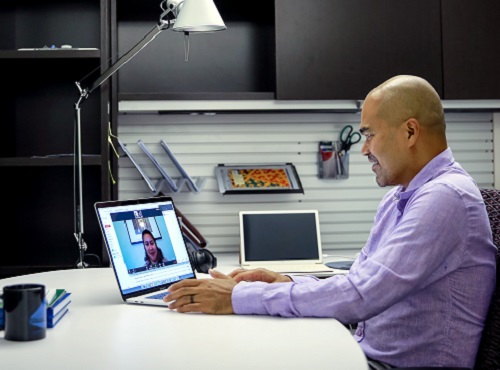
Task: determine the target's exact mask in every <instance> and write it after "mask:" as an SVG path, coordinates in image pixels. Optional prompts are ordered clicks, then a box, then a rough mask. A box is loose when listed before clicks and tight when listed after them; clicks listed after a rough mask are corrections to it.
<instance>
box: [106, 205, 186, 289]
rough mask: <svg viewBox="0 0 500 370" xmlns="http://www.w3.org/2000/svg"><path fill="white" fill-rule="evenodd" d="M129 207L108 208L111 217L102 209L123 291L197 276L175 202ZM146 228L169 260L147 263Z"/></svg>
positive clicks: (107, 236) (112, 256) (110, 248)
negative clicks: (144, 231) (151, 206)
mask: <svg viewBox="0 0 500 370" xmlns="http://www.w3.org/2000/svg"><path fill="white" fill-rule="evenodd" d="M127 207H128V209H126V208H125V206H122V207H118V208H117V209H115V210H108V212H109V213H108V216H106V215H104V214H103V212H106V211H105V210H103V209H101V210H100V213H101V218H102V220H103V225H104V228H105V230H106V232H105V234H106V239H107V242H108V246H109V250H110V255H111V258H112V260H113V264H114V266H115V268H116V274H117V277H118V280H119V283H120V287H121V289H122V292H124V293H125V294H126V293H132V292H134V291H137V290H139V289H140V288H141V289H144V288H153V287H155V286H161V285H164V284H168V283H172V282H175V281H179V280H182V279H184V278H188V277H192V276H194V273H193V270H192V267H191V263H190V261H189V256H188V254H187V251H186V247H185V243H184V239H183V236H182V232H181V230H180V227H179V224H178V220H177V216H176V214H175V211H174V208H173V205H172V204H170V203H168V202H167V203H165V204H161V205H158V206H157V207H155V208H148V209H144V208H142V209H133V208H139V207H141V205H131V206H127ZM142 207H144V205H142ZM130 208H132V209H130ZM106 219H107V220H108V221H109V223H108V222H106ZM144 229H147V230H149V231H150V232H151V233H152V234H153V237H154V239H155V242H156V245H157V247H158V248H160V249H161V251H162V253H163V256H164V257H165V259H166V260H167V261H164V262H158V263H155V264H152V265H148V264H147V263H146V259H145V256H146V252H145V247H144V243H143V241H142V232H143V230H144Z"/></svg>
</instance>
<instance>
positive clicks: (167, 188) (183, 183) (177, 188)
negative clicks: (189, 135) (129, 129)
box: [117, 138, 206, 196]
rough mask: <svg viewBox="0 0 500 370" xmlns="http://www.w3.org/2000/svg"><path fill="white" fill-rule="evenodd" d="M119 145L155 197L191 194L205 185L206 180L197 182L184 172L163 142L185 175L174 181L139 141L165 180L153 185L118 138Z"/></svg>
mask: <svg viewBox="0 0 500 370" xmlns="http://www.w3.org/2000/svg"><path fill="white" fill-rule="evenodd" d="M117 141H118V144H120V147H121V148H122V150H123V152H124V153H125V154H126V155H127V157H129V159H130V161H131V162H132V164H133V165H134V166H135V168H136V169H137V171H139V173H140V174H141V176H142V178H143V179H144V181H146V184H147V185H148V187H149V189H150V190H151V191H152V192H153V194H154V195H155V196H157V195H160V194H167V193H179V192H181V191H191V192H195V193H197V192H199V191H200V189H201V187H202V186H203V184H204V183H205V180H206V179H205V178H201V177H200V178H197V179H196V180H195V179H193V178H191V176H189V175H188V174H187V172H186V171H185V170H184V168H183V167H182V165H181V164H180V163H179V162H178V161H177V159H176V158H175V156H174V154H173V153H172V152H171V151H170V149H169V148H168V146H167V144H166V143H165V142H164V141H163V140H161V142H160V144H161V145H162V147H163V148H164V149H165V151H167V154H168V155H169V157H170V159H171V160H172V162H174V164H175V166H176V168H177V169H178V170H179V172H181V174H182V175H183V177H182V178H178V179H174V178H172V177H170V176H169V175H168V174H167V172H166V171H165V169H164V168H163V167H162V166H161V165H160V163H159V162H158V161H157V160H156V158H155V157H154V156H153V154H152V153H151V152H150V151H149V149H148V148H147V147H146V145H145V144H144V143H143V142H142V140H140V139H139V140H138V141H137V145H139V147H140V148H141V149H142V151H143V152H144V153H145V154H146V155H147V156H148V158H149V159H150V160H151V162H153V164H154V165H155V167H156V169H157V170H158V172H159V173H160V174H161V175H162V177H163V178H161V179H159V180H158V181H157V182H156V184H155V183H153V181H152V180H151V178H150V177H149V176H148V175H147V174H146V172H144V170H143V169H142V167H141V166H140V165H139V163H138V162H137V161H136V159H135V158H134V156H133V155H132V154H131V153H130V151H129V150H128V148H127V146H126V145H125V144H124V143H123V142H122V141H121V140H120V139H118V138H117Z"/></svg>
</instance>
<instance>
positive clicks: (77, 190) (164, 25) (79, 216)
mask: <svg viewBox="0 0 500 370" xmlns="http://www.w3.org/2000/svg"><path fill="white" fill-rule="evenodd" d="M171 11H172V10H171V9H164V12H163V13H162V15H161V17H160V22H159V23H158V24H157V25H156V26H155V27H153V28H152V29H151V31H149V32H148V33H147V34H146V35H145V36H144V37H143V39H142V40H141V41H139V42H138V43H137V44H136V45H134V46H133V47H132V48H131V49H130V50H129V51H128V52H126V53H125V54H124V55H123V56H121V57H120V58H119V59H118V60H117V61H116V63H114V64H113V65H112V66H111V67H109V68H108V69H107V70H106V71H104V72H103V73H102V74H101V75H100V76H99V77H98V78H97V79H96V80H95V81H94V82H93V83H92V84H91V85H90V87H87V88H82V86H81V83H80V81H77V82H75V84H76V86H77V87H78V90H79V91H80V96H79V98H78V100H77V101H76V103H75V117H74V123H75V137H74V149H75V153H74V179H73V180H74V213H75V214H74V223H75V225H74V227H75V233H74V236H75V239H76V241H77V243H78V247H79V250H80V257H79V261H78V262H77V267H78V268H84V267H85V266H86V263H85V262H84V260H83V259H84V255H85V251H86V249H87V244H86V243H85V241H84V240H83V233H84V230H83V184H82V170H83V168H82V144H81V137H82V134H81V114H80V113H81V104H83V102H84V101H85V100H87V98H88V97H89V95H90V93H92V92H93V91H94V90H95V89H97V88H98V87H99V86H101V85H102V84H103V83H104V82H105V81H106V80H107V79H108V78H110V77H111V76H112V75H113V74H115V73H116V72H117V71H118V70H119V69H120V68H121V67H122V66H123V65H124V64H125V63H127V62H128V61H130V60H131V59H132V58H133V57H134V56H136V55H137V54H138V53H139V52H140V51H141V50H142V49H143V48H144V47H146V46H147V45H148V44H149V43H150V42H151V41H153V40H154V38H155V37H156V36H157V35H158V34H159V33H160V32H161V31H163V30H166V29H168V28H169V27H170V22H171V20H169V19H167V20H166V21H164V20H163V17H165V16H166V15H167V14H169V13H170V12H171Z"/></svg>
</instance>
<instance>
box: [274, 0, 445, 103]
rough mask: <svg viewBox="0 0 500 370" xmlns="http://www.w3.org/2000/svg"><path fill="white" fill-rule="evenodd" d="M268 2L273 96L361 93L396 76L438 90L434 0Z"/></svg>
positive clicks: (436, 3) (333, 96)
mask: <svg viewBox="0 0 500 370" xmlns="http://www.w3.org/2000/svg"><path fill="white" fill-rule="evenodd" d="M275 3H276V71H277V74H276V98H277V99H282V100H287V99H292V100H323V99H364V98H365V96H366V94H367V93H368V92H369V91H370V90H371V89H372V88H373V87H375V86H377V85H378V84H380V83H381V82H383V81H384V80H386V79H387V78H390V77H392V76H394V75H397V74H414V75H419V76H422V77H424V78H426V79H427V80H428V81H429V82H430V83H432V84H433V85H434V86H435V87H436V89H437V90H438V92H442V72H441V39H440V34H441V29H440V27H441V24H440V3H439V1H435V0H407V1H398V0H384V1H373V0H351V1H343V0H329V1H324V0H309V1H300V0H275Z"/></svg>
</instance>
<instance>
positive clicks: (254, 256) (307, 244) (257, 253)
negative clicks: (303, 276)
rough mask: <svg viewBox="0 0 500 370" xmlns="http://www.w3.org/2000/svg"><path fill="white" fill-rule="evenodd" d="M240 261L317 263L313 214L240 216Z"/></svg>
mask: <svg viewBox="0 0 500 370" xmlns="http://www.w3.org/2000/svg"><path fill="white" fill-rule="evenodd" d="M240 232H241V243H242V247H243V252H244V253H243V254H244V260H245V261H246V262H250V261H287V260H288V261H294V260H320V259H321V256H320V251H321V241H320V237H319V221H318V213H317V211H314V210H312V211H263V212H250V211H242V212H240Z"/></svg>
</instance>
